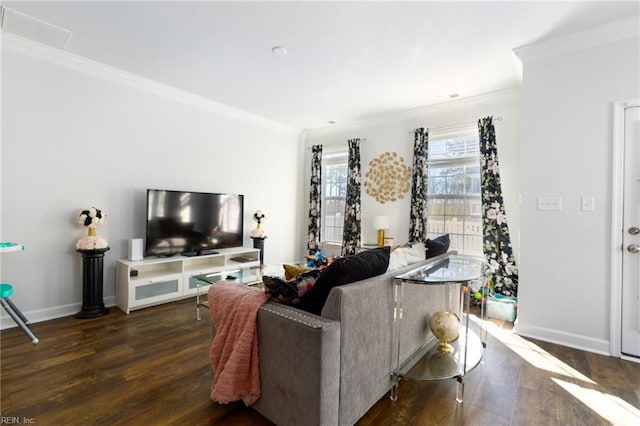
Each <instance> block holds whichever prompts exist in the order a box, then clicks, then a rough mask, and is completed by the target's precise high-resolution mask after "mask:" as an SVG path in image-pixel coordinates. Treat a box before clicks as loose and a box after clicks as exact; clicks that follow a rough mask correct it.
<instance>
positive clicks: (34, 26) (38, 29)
mask: <svg viewBox="0 0 640 426" xmlns="http://www.w3.org/2000/svg"><path fill="white" fill-rule="evenodd" d="M2 30H3V31H7V32H10V33H13V34H17V35H19V36H22V37H25V38H28V39H30V40H34V41H37V42H40V43H44V44H47V45H49V46H53V47H57V48H59V49H62V48H63V47H64V46H65V45H66V44H67V42H68V41H69V38H70V37H71V31H68V30H65V29H64V28H60V27H56V26H55V25H52V24H49V23H47V22H44V21H40V20H38V19H35V18H32V17H31V16H28V15H25V14H24V13H20V12H16V11H15V10H12V9H7V8H6V7H3V8H2Z"/></svg>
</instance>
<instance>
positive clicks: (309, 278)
mask: <svg viewBox="0 0 640 426" xmlns="http://www.w3.org/2000/svg"><path fill="white" fill-rule="evenodd" d="M319 274H320V270H319V269H312V270H310V271H307V272H304V273H302V274H299V275H298V276H296V277H294V278H293V279H291V280H286V279H285V280H283V279H282V278H279V277H272V276H268V275H265V276H263V277H262V283H263V284H264V292H265V293H266V295H267V297H268V298H269V300H273V301H274V302H279V303H284V304H285V305H292V306H295V305H297V304H298V303H299V302H300V298H301V297H302V296H303V295H304V294H305V293H306V292H307V291H309V290H310V289H311V288H312V287H313V286H314V284H315V283H316V279H317V277H318V275H319Z"/></svg>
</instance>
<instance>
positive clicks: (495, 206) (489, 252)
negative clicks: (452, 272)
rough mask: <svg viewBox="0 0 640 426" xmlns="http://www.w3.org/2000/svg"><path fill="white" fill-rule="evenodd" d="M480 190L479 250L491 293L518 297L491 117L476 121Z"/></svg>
mask: <svg viewBox="0 0 640 426" xmlns="http://www.w3.org/2000/svg"><path fill="white" fill-rule="evenodd" d="M478 130H479V133H480V169H481V170H480V177H481V191H482V217H483V221H482V231H483V238H482V243H483V251H484V255H485V257H486V259H487V261H488V262H489V264H490V266H491V275H492V281H493V288H494V292H496V293H500V294H503V295H505V296H517V295H518V269H517V267H516V261H515V258H514V256H513V248H512V247H511V238H510V236H509V228H508V226H507V216H506V213H505V210H504V204H503V201H502V185H501V183H500V171H499V168H498V149H497V145H496V131H495V128H494V127H493V117H487V118H483V119H481V120H478Z"/></svg>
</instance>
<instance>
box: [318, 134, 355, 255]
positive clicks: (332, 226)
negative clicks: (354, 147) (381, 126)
mask: <svg viewBox="0 0 640 426" xmlns="http://www.w3.org/2000/svg"><path fill="white" fill-rule="evenodd" d="M348 162H349V149H348V147H346V146H338V147H325V148H324V149H323V151H322V193H321V219H320V228H321V230H320V242H321V243H322V244H323V245H324V244H329V245H335V246H342V233H343V229H344V204H345V202H346V194H347V174H348V168H349V163H348ZM333 167H344V175H343V176H341V177H339V179H338V181H337V182H336V183H335V184H334V185H331V183H330V182H329V179H328V174H329V173H330V169H331V168H333ZM330 203H333V204H338V205H340V206H341V207H339V208H337V209H331V210H330V209H329V205H330ZM331 213H333V215H332V216H330V214H331Z"/></svg>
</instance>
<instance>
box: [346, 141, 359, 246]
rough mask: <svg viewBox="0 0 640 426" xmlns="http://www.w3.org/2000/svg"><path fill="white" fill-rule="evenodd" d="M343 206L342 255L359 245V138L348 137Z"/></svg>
mask: <svg viewBox="0 0 640 426" xmlns="http://www.w3.org/2000/svg"><path fill="white" fill-rule="evenodd" d="M348 173H349V174H348V176H347V195H346V199H345V206H344V230H343V234H342V255H343V256H346V255H349V254H355V253H356V249H357V248H358V246H360V222H361V220H360V177H361V176H360V139H349V172H348Z"/></svg>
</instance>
